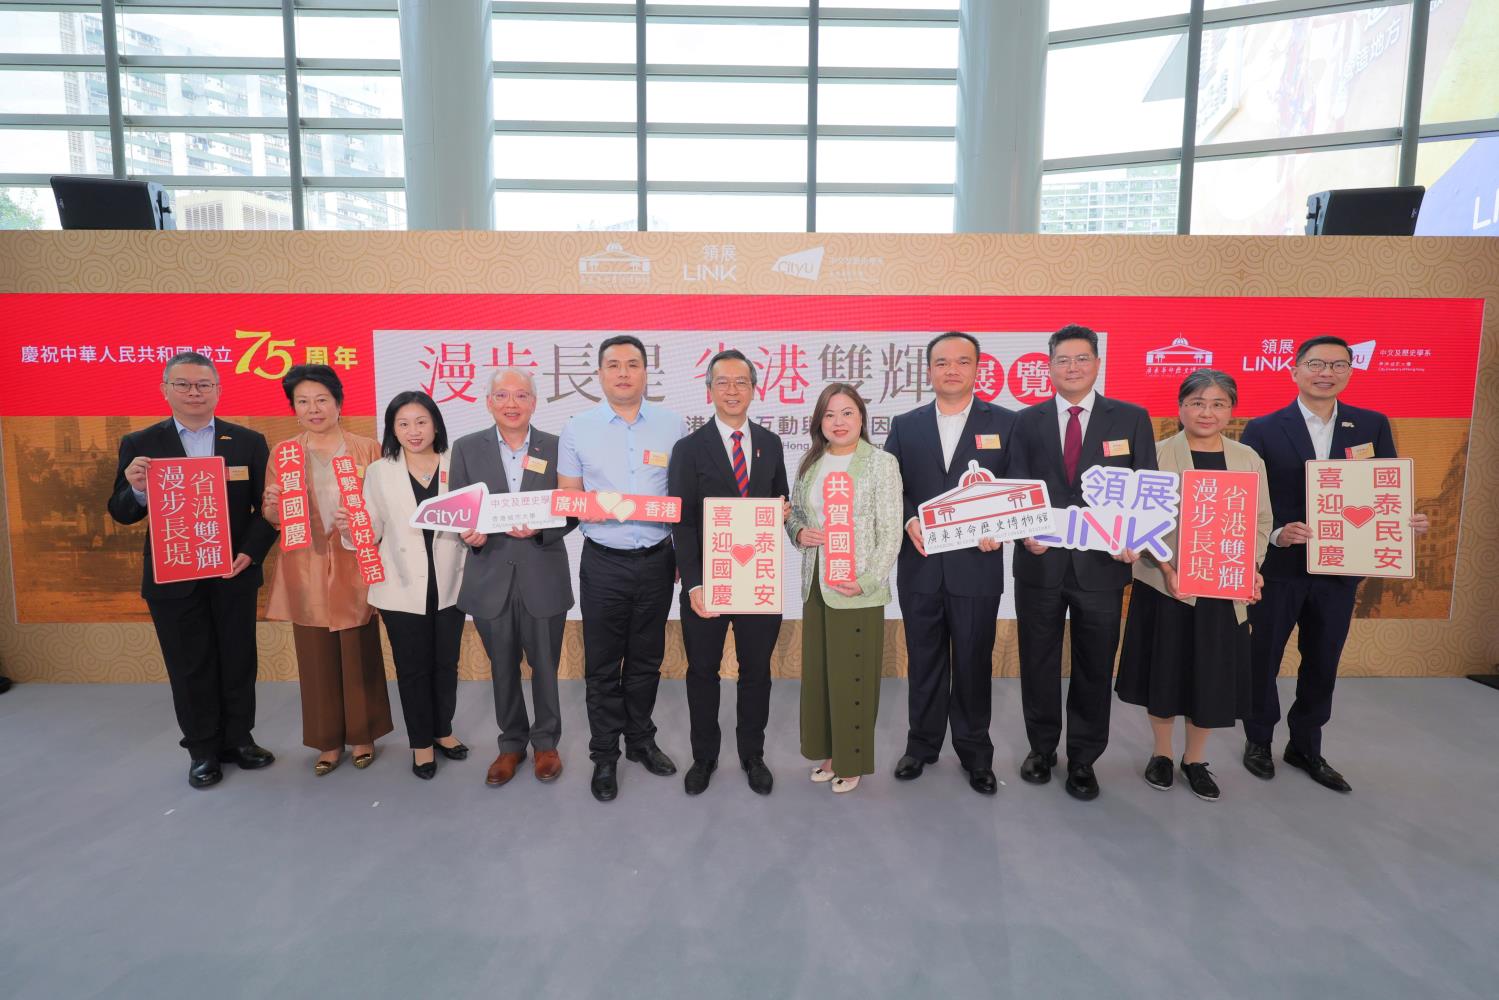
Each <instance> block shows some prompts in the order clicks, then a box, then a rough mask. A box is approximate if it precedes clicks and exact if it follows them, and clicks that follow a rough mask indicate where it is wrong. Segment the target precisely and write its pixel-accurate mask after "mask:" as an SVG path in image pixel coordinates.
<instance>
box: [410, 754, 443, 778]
mask: <svg viewBox="0 0 1499 1000" xmlns="http://www.w3.org/2000/svg"><path fill="white" fill-rule="evenodd" d="M411 773H412V774H414V775H416V776H417V777H418V778H421V779H422V780H423V781H430V780H431V779H432V776H433V775H435V774H436V773H437V760H436V759H435V758H434V759H432V760H429V761H427V763H425V764H418V763H417V762H416V751H415V750H413V751H412V752H411Z"/></svg>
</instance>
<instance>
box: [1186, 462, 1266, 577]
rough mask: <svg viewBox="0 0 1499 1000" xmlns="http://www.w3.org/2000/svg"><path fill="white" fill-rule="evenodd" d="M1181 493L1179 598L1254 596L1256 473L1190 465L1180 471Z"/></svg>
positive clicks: (1256, 505)
mask: <svg viewBox="0 0 1499 1000" xmlns="http://www.w3.org/2000/svg"><path fill="white" fill-rule="evenodd" d="M1181 491H1182V499H1181V513H1180V514H1179V515H1178V520H1177V535H1176V589H1177V592H1178V593H1179V594H1181V595H1182V596H1183V597H1221V598H1227V599H1229V600H1236V601H1248V600H1252V599H1253V598H1254V574H1255V571H1256V570H1255V563H1254V544H1255V535H1256V532H1257V531H1258V520H1259V510H1260V476H1259V473H1257V472H1216V471H1212V470H1208V469H1188V470H1187V471H1185V472H1183V473H1182V474H1181Z"/></svg>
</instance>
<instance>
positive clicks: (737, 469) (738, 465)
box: [729, 431, 749, 497]
mask: <svg viewBox="0 0 1499 1000" xmlns="http://www.w3.org/2000/svg"><path fill="white" fill-rule="evenodd" d="M729 437H731V438H733V439H734V482H736V483H738V484H739V495H740V496H742V497H747V496H749V466H748V465H747V464H746V463H745V461H744V449H743V448H741V447H739V440H740V438H742V437H744V431H735V432H734V433H733V434H730V435H729Z"/></svg>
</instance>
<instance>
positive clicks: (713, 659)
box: [667, 350, 789, 795]
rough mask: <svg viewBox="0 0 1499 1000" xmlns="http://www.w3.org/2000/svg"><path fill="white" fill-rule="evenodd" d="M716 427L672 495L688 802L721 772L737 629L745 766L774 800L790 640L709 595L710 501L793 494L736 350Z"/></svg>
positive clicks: (684, 450)
mask: <svg viewBox="0 0 1499 1000" xmlns="http://www.w3.org/2000/svg"><path fill="white" fill-rule="evenodd" d="M707 377H708V395H709V397H710V398H711V399H712V400H713V411H714V416H713V419H712V420H710V421H708V422H707V423H706V424H704V425H703V426H702V427H701V428H700V429H698V430H697V431H694V432H693V433H691V434H689V435H688V436H687V437H684V438H682V440H680V441H678V442H677V443H676V446H675V447H674V448H673V449H672V452H671V464H670V466H669V467H668V469H667V481H668V486H669V492H670V493H671V495H672V496H676V497H681V498H682V520H681V522H680V523H679V524H677V525H676V526H675V527H674V528H673V529H672V537H673V538H674V539H675V543H676V550H677V569H678V571H679V572H680V573H681V574H682V645H683V647H684V648H685V650H686V653H687V708H688V712H689V714H690V716H691V719H692V766H691V767H690V768H688V769H687V777H686V778H685V779H684V781H683V785H684V787H685V789H686V791H687V794H688V795H699V794H701V793H702V792H704V791H705V790H706V789H707V787H708V782H709V780H710V779H711V778H712V777H713V772H714V771H715V770H717V768H718V750H719V745H720V743H721V742H722V734H721V732H720V730H719V726H718V695H719V679H718V668H719V665H720V664H721V663H722V662H723V644H724V639H725V638H726V637H727V636H728V634H729V625H730V624H732V625H733V626H734V654H735V657H736V658H737V659H738V661H739V692H738V694H739V697H738V707H737V713H738V715H737V718H738V725H737V726H736V728H735V731H734V737H735V744H736V746H737V748H738V750H739V765H740V767H741V768H743V770H744V772H745V776H746V777H747V779H748V781H749V786H750V790H751V791H753V792H755V793H756V794H757V795H769V794H770V790H771V787H772V785H773V783H774V779H773V778H772V776H771V773H770V769H769V768H768V767H766V766H765V723H766V720H767V719H768V718H769V717H770V655H771V654H772V653H773V652H775V648H776V639H777V638H778V637H779V636H780V634H781V616H780V615H779V614H775V615H721V614H716V613H715V612H712V611H709V610H708V601H707V591H705V590H704V589H703V522H702V518H703V500H704V498H706V497H780V498H781V499H782V500H783V501H784V500H785V499H786V495H787V493H788V492H789V489H788V487H787V485H786V462H785V459H784V457H783V454H782V448H781V439H780V438H779V437H778V436H777V435H775V434H773V433H772V432H770V431H768V430H766V429H765V428H764V427H761V426H760V425H759V424H756V423H755V422H754V421H752V420H750V419H749V407H750V401H751V400H752V399H753V398H754V395H755V382H756V376H755V369H754V366H753V365H751V364H750V363H749V361H748V359H746V358H745V356H744V355H743V354H742V353H741V352H739V351H734V350H728V351H720V352H719V353H718V354H715V355H714V356H713V358H712V360H710V361H709V362H708V376H707Z"/></svg>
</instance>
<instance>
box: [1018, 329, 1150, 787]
mask: <svg viewBox="0 0 1499 1000" xmlns="http://www.w3.org/2000/svg"><path fill="white" fill-rule="evenodd" d="M1047 349H1048V353H1049V354H1050V356H1051V360H1050V366H1051V381H1052V386H1053V388H1054V389H1055V390H1056V395H1055V396H1054V397H1052V398H1051V399H1049V400H1047V401H1046V402H1044V403H1037V404H1036V405H1035V406H1032V407H1029V408H1027V409H1025V410H1022V411H1021V412H1020V415H1019V416H1018V417H1016V419H1015V431H1014V444H1013V445H1011V454H1010V475H1011V476H1012V477H1014V478H1017V479H1040V480H1043V481H1044V482H1045V483H1046V489H1047V493H1048V495H1049V496H1050V498H1051V505H1052V507H1055V508H1063V509H1065V508H1067V507H1071V506H1077V507H1086V506H1088V501H1087V499H1086V498H1085V497H1084V496H1083V492H1082V486H1081V478H1082V474H1083V473H1084V472H1085V471H1086V470H1088V469H1090V468H1092V467H1093V466H1095V465H1105V466H1112V467H1115V468H1125V469H1154V468H1155V467H1156V458H1155V433H1154V429H1153V428H1152V427H1151V424H1150V415H1149V414H1148V413H1146V412H1145V410H1144V409H1143V408H1142V407H1139V406H1135V405H1134V404H1133V403H1125V402H1121V401H1120V400H1117V399H1107V398H1105V397H1103V396H1100V395H1099V394H1098V393H1097V392H1095V391H1094V389H1093V385H1094V383H1095V382H1097V381H1098V371H1099V368H1100V366H1101V364H1102V359H1101V358H1100V357H1099V354H1098V335H1097V334H1096V333H1094V332H1093V331H1092V330H1090V329H1088V328H1087V327H1085V326H1077V325H1071V326H1064V327H1063V328H1062V329H1060V330H1058V331H1057V332H1056V333H1054V334H1052V335H1051V339H1050V341H1049V342H1048V344H1047ZM1136 555H1137V554H1136V553H1133V552H1129V551H1125V552H1121V553H1119V554H1118V555H1110V554H1109V553H1107V552H1083V551H1078V550H1075V549H1061V548H1058V549H1052V548H1048V547H1047V546H1045V545H1042V544H1041V543H1039V542H1037V541H1036V540H1034V539H1031V538H1027V539H1026V540H1025V546H1024V549H1023V550H1022V549H1016V550H1015V565H1014V572H1015V618H1016V625H1017V629H1018V632H1019V644H1020V700H1021V704H1022V706H1023V708H1024V711H1025V732H1026V736H1027V738H1028V739H1029V740H1030V746H1031V750H1030V753H1029V754H1028V755H1027V756H1026V758H1025V763H1024V764H1022V765H1021V768H1020V776H1021V777H1022V778H1024V779H1025V780H1026V781H1028V782H1030V783H1031V784H1033V785H1043V784H1045V783H1046V782H1048V781H1050V780H1051V769H1052V768H1053V767H1055V766H1056V763H1057V754H1056V749H1057V743H1058V741H1059V740H1060V738H1061V735H1062V631H1063V626H1064V625H1065V624H1066V622H1067V618H1068V613H1069V612H1070V613H1071V617H1072V683H1071V685H1070V686H1069V688H1068V689H1067V791H1068V793H1069V794H1071V795H1072V797H1073V798H1076V799H1081V800H1083V801H1089V800H1092V799H1096V798H1097V797H1098V779H1097V777H1095V775H1094V774H1093V763H1094V762H1095V761H1096V760H1097V759H1098V758H1099V756H1101V755H1102V754H1103V750H1104V747H1105V746H1107V745H1108V742H1109V709H1110V707H1111V704H1112V699H1113V692H1112V681H1113V677H1114V656H1115V653H1116V652H1117V650H1118V647H1119V618H1120V611H1121V609H1122V607H1123V602H1124V588H1125V586H1126V585H1127V584H1128V583H1129V582H1130V578H1131V570H1130V565H1129V564H1130V563H1132V562H1134V560H1135V558H1136Z"/></svg>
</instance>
